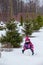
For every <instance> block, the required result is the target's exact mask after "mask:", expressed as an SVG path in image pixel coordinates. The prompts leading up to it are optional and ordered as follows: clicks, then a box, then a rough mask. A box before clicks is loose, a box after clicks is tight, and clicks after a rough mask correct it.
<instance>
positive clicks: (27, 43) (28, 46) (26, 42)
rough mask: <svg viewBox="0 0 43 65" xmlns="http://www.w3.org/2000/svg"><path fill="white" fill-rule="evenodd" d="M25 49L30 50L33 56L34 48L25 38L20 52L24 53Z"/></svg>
mask: <svg viewBox="0 0 43 65" xmlns="http://www.w3.org/2000/svg"><path fill="white" fill-rule="evenodd" d="M27 49H30V50H31V51H32V55H33V54H34V46H33V44H32V43H31V41H30V39H29V38H28V37H26V39H25V43H24V46H23V50H22V52H23V53H24V51H25V50H27Z"/></svg>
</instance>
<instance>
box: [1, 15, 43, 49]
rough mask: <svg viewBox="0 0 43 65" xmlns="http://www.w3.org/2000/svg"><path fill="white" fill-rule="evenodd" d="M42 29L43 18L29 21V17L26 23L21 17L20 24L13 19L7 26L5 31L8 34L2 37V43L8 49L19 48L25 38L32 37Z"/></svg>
mask: <svg viewBox="0 0 43 65" xmlns="http://www.w3.org/2000/svg"><path fill="white" fill-rule="evenodd" d="M18 27H19V28H18ZM41 27H43V19H42V17H41V16H37V18H35V19H28V16H27V17H26V19H25V21H24V20H23V18H22V17H21V21H20V22H17V21H15V20H14V19H11V20H10V21H8V22H6V24H5V28H4V29H5V31H6V34H5V35H2V36H1V37H0V43H2V45H5V46H4V47H7V48H9V47H13V48H19V47H21V42H22V41H23V38H24V37H25V36H31V35H32V33H33V32H36V31H39V30H40V28H41ZM20 28H22V29H21V31H22V32H21V33H20V32H19V31H20ZM33 37H34V36H33Z"/></svg>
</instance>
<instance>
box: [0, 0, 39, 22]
mask: <svg viewBox="0 0 43 65" xmlns="http://www.w3.org/2000/svg"><path fill="white" fill-rule="evenodd" d="M39 2H40V1H39V0H26V2H25V1H24V0H0V20H3V21H4V20H5V21H6V20H8V19H9V18H12V17H14V16H16V15H18V14H19V13H27V12H28V13H35V14H36V13H38V11H39V7H40V5H39Z"/></svg>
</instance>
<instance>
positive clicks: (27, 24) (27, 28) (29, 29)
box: [23, 17, 33, 35]
mask: <svg viewBox="0 0 43 65" xmlns="http://www.w3.org/2000/svg"><path fill="white" fill-rule="evenodd" d="M23 32H24V33H25V35H31V34H32V32H33V24H32V21H31V20H29V19H28V17H27V18H26V20H25V22H24V30H23Z"/></svg>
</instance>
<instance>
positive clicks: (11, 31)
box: [0, 21, 22, 47]
mask: <svg viewBox="0 0 43 65" xmlns="http://www.w3.org/2000/svg"><path fill="white" fill-rule="evenodd" d="M6 28H7V31H6V35H5V36H2V37H1V40H0V41H1V43H2V44H10V45H11V46H13V47H20V43H21V42H22V36H20V33H18V30H17V26H16V24H15V22H12V21H10V22H8V23H7V24H6Z"/></svg>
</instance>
